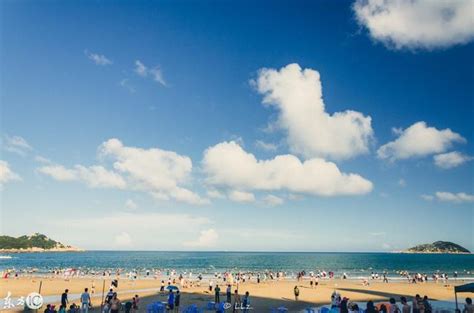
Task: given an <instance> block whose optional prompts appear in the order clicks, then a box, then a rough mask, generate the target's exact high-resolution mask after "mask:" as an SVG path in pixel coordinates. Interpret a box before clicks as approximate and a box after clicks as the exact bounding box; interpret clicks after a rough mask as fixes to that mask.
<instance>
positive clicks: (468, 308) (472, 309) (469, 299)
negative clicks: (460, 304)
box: [462, 298, 474, 313]
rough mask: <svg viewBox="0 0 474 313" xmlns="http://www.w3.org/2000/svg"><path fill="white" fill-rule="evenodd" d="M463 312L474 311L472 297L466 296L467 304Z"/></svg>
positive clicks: (471, 312) (469, 312) (470, 312)
mask: <svg viewBox="0 0 474 313" xmlns="http://www.w3.org/2000/svg"><path fill="white" fill-rule="evenodd" d="M462 312H463V313H474V305H472V299H471V298H466V304H465V305H464V310H463V311H462Z"/></svg>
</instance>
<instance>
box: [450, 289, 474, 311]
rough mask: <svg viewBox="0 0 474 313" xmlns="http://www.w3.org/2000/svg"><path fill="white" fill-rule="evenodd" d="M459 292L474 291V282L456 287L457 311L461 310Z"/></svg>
mask: <svg viewBox="0 0 474 313" xmlns="http://www.w3.org/2000/svg"><path fill="white" fill-rule="evenodd" d="M458 292H474V283H469V284H465V285H461V286H455V287H454V298H455V299H456V312H459V309H458Z"/></svg>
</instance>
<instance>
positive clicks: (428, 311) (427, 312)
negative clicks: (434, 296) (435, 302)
mask: <svg viewBox="0 0 474 313" xmlns="http://www.w3.org/2000/svg"><path fill="white" fill-rule="evenodd" d="M423 306H424V307H425V311H424V312H425V313H431V312H433V308H432V307H431V304H430V302H429V301H428V296H424V297H423Z"/></svg>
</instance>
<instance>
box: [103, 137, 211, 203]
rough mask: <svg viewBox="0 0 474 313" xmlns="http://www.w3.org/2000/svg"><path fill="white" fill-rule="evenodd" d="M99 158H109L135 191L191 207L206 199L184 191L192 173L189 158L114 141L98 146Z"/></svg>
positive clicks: (110, 140) (206, 201) (170, 152)
mask: <svg viewBox="0 0 474 313" xmlns="http://www.w3.org/2000/svg"><path fill="white" fill-rule="evenodd" d="M99 153H100V155H101V156H102V157H110V158H111V159H112V160H113V161H114V163H113V167H114V168H115V170H117V171H119V172H121V173H123V174H125V175H128V179H129V180H130V181H131V184H132V185H133V186H135V188H136V189H141V190H145V191H148V192H150V193H151V194H152V195H153V196H154V197H156V198H157V199H164V200H167V199H169V198H172V199H175V200H177V201H181V202H187V203H191V204H205V203H208V202H209V200H207V199H203V198H201V197H200V196H199V195H197V194H196V193H194V192H192V191H190V190H188V189H186V188H184V187H183V186H182V185H183V184H185V183H187V182H188V179H189V176H190V174H191V170H192V161H191V159H190V158H189V157H187V156H183V155H179V154H177V153H175V152H173V151H166V150H161V149H158V148H151V149H142V148H137V147H127V146H124V145H123V144H122V142H120V140H118V139H109V140H107V141H106V142H104V143H103V144H102V145H101V146H100V147H99Z"/></svg>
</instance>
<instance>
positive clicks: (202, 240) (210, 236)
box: [183, 228, 219, 248]
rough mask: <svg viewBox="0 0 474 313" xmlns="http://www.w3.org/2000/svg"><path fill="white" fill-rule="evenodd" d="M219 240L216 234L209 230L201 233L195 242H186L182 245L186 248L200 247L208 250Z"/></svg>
mask: <svg viewBox="0 0 474 313" xmlns="http://www.w3.org/2000/svg"><path fill="white" fill-rule="evenodd" d="M218 240H219V235H218V233H217V232H216V231H215V230H214V229H212V228H210V229H207V230H203V231H201V234H200V235H199V238H198V239H197V240H195V241H186V242H184V243H183V245H184V246H186V247H200V248H209V247H214V246H215V245H216V244H217V241H218Z"/></svg>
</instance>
